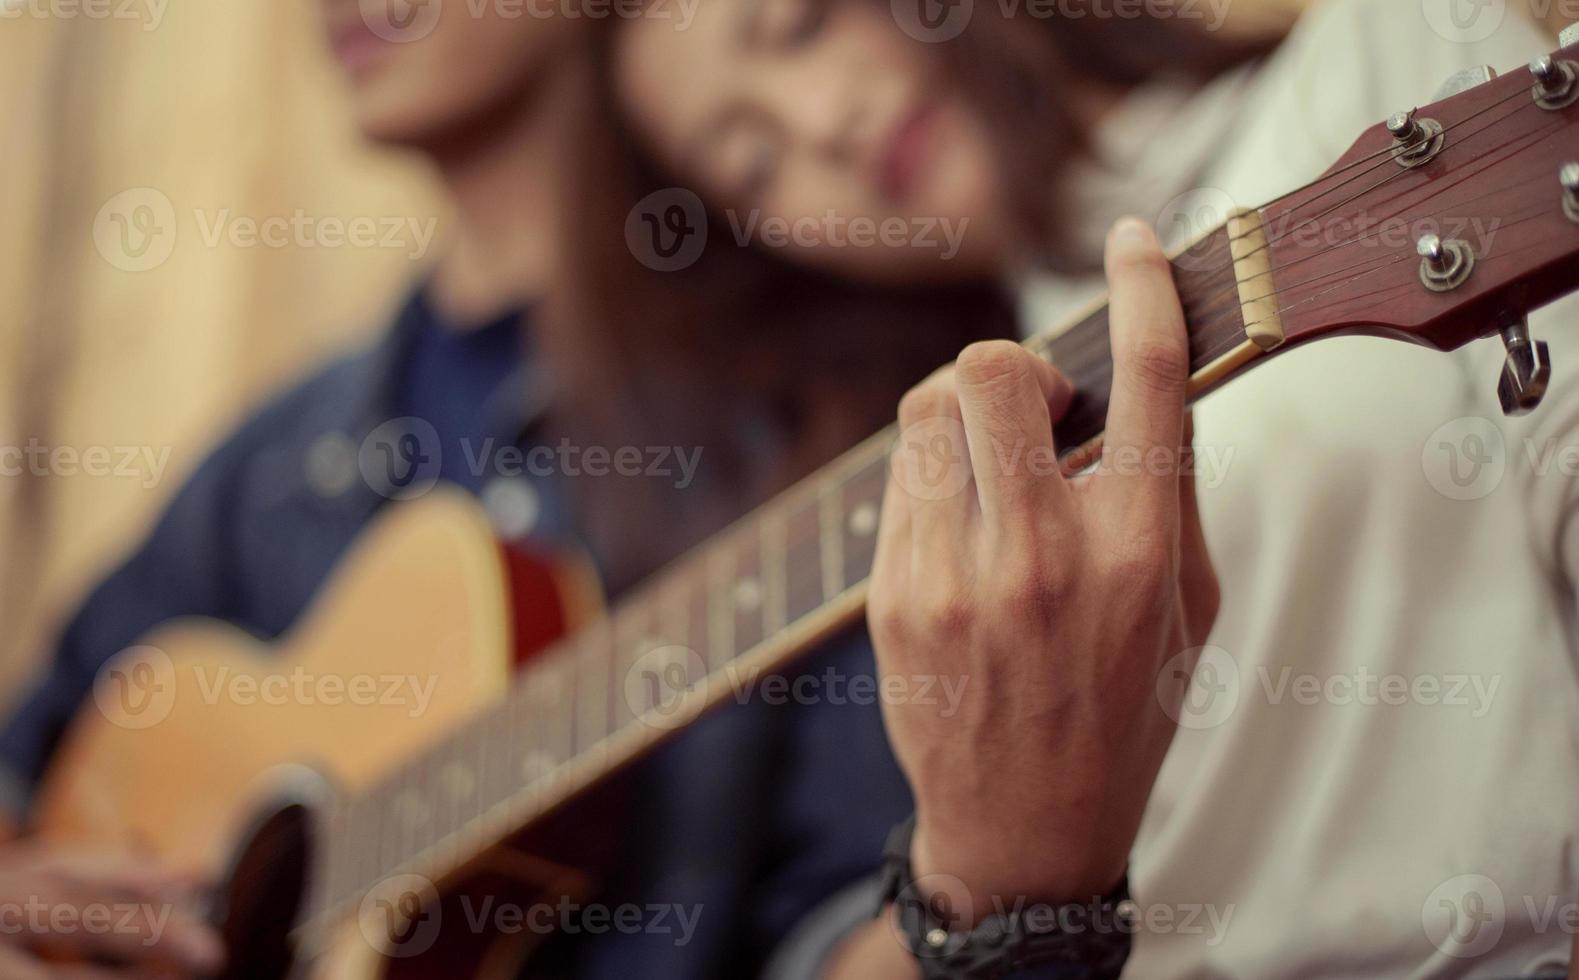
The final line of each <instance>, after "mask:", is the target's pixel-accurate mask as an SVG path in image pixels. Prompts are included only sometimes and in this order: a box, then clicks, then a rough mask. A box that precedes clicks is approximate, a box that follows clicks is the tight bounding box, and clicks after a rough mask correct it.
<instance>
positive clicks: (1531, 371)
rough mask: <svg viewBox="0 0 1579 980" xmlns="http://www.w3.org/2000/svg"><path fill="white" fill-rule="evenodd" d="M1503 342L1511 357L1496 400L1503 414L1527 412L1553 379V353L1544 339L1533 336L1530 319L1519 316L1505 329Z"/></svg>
mask: <svg viewBox="0 0 1579 980" xmlns="http://www.w3.org/2000/svg"><path fill="white" fill-rule="evenodd" d="M1502 345H1503V346H1504V347H1506V348H1507V350H1508V357H1507V360H1505V361H1504V362H1503V364H1502V378H1501V379H1500V380H1499V381H1498V382H1497V400H1498V401H1500V402H1502V414H1504V415H1527V414H1529V413H1530V412H1532V411H1534V409H1535V406H1537V405H1539V404H1540V403H1541V399H1542V398H1544V397H1546V385H1547V384H1548V383H1549V382H1550V381H1551V379H1552V361H1551V353H1550V351H1549V350H1548V348H1547V346H1546V342H1545V341H1542V340H1535V341H1532V340H1531V339H1530V325H1529V321H1528V320H1526V319H1524V318H1523V317H1520V318H1519V319H1518V320H1516V321H1515V322H1513V323H1510V324H1509V325H1508V326H1506V327H1503V328H1502Z"/></svg>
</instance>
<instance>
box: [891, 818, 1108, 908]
mask: <svg viewBox="0 0 1579 980" xmlns="http://www.w3.org/2000/svg"><path fill="white" fill-rule="evenodd" d="M1018 825H1019V826H1020V827H1035V828H1047V829H1048V832H1045V833H1044V832H1042V831H1037V832H1031V833H1027V832H1021V833H1014V832H1006V831H1005V830H1003V829H1002V828H1001V827H988V826H985V825H984V824H983V823H982V822H981V821H966V822H964V823H963V824H956V823H952V822H949V821H946V820H940V819H937V818H936V817H935V816H932V815H929V814H923V813H920V812H918V814H917V818H916V830H915V836H914V837H913V838H912V841H911V849H910V861H911V866H912V868H913V869H914V874H915V876H916V880H917V881H918V882H923V881H924V882H925V883H926V884H927V885H928V886H929V887H931V889H932V890H933V891H934V892H936V893H937V894H939V895H940V896H942V900H944V901H947V902H949V903H950V905H951V907H952V908H955V909H958V910H960V911H961V912H962V913H965V914H968V915H969V917H970V919H971V924H974V923H975V922H978V921H980V920H981V919H982V918H983V917H985V916H988V915H991V914H993V913H994V912H1002V911H1005V910H1006V909H1008V908H1012V907H1014V906H1015V904H1016V903H1025V902H1045V903H1051V904H1067V903H1077V902H1088V901H1090V900H1092V899H1093V898H1096V897H1099V896H1102V895H1105V894H1107V893H1108V892H1109V891H1111V890H1112V888H1113V886H1114V885H1116V884H1117V883H1118V882H1119V881H1120V880H1121V879H1122V878H1123V877H1124V869H1125V867H1126V866H1127V864H1128V860H1129V855H1128V851H1127V848H1126V849H1123V850H1118V851H1115V849H1114V848H1112V847H1111V846H1109V845H1108V843H1107V842H1106V841H1103V840H1101V839H1100V837H1099V836H1097V835H1092V834H1082V833H1073V832H1067V831H1065V832H1059V831H1055V830H1053V829H1052V827H1051V826H1050V823H1048V822H1042V821H1035V820H1026V821H1023V822H1020V823H1019V824H1018Z"/></svg>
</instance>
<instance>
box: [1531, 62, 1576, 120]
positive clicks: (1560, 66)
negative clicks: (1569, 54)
mask: <svg viewBox="0 0 1579 980" xmlns="http://www.w3.org/2000/svg"><path fill="white" fill-rule="evenodd" d="M1530 74H1531V75H1533V76H1535V87H1534V88H1532V89H1531V90H1530V94H1531V95H1532V96H1534V98H1535V104H1536V105H1538V106H1540V107H1541V108H1542V109H1547V110H1553V111H1555V110H1557V109H1566V108H1568V107H1569V106H1571V105H1573V104H1574V103H1575V102H1579V64H1576V63H1575V62H1572V61H1568V60H1566V59H1558V58H1553V57H1552V56H1551V55H1549V54H1543V55H1541V56H1540V57H1539V58H1536V59H1535V60H1534V61H1532V62H1530Z"/></svg>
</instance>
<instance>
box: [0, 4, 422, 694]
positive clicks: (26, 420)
mask: <svg viewBox="0 0 1579 980" xmlns="http://www.w3.org/2000/svg"><path fill="white" fill-rule="evenodd" d="M7 2H10V0H0V7H4V6H5V4H6V3H7ZM28 4H32V6H28ZM109 6H110V9H112V10H115V9H119V8H121V7H123V6H129V8H130V9H131V10H132V12H133V13H134V14H136V15H137V18H136V19H120V18H114V17H112V18H108V19H102V18H100V19H90V18H88V17H87V16H84V15H78V16H76V17H67V16H63V15H61V14H60V13H57V14H55V15H52V16H38V15H36V14H33V13H30V12H29V11H31V10H35V9H39V4H38V3H36V2H35V0H26V2H25V3H21V4H20V8H21V9H22V10H23V13H22V15H21V16H19V17H14V18H7V19H0V85H3V86H4V88H3V90H4V91H5V92H6V93H7V98H6V99H5V100H4V104H3V105H0V147H3V152H0V446H27V445H28V443H29V438H30V437H36V438H37V439H38V440H39V441H40V442H41V443H45V444H48V445H50V446H56V447H68V448H71V449H75V450H79V451H80V450H86V449H88V448H89V447H108V448H109V449H110V450H111V451H112V452H115V453H116V454H117V455H118V451H119V450H120V449H121V447H131V448H133V449H136V450H140V451H142V452H144V453H152V454H153V457H154V458H155V459H157V458H158V457H159V456H160V455H162V454H165V453H166V452H167V453H168V464H167V466H166V467H165V469H164V472H163V475H162V478H161V479H159V480H158V481H157V482H155V481H154V480H153V479H152V475H153V471H154V467H153V466H150V465H146V464H145V465H143V466H141V467H140V472H138V473H136V474H134V475H130V476H127V475H115V474H113V473H111V474H110V475H103V476H87V475H63V474H64V470H65V467H64V466H61V467H57V469H58V470H59V471H60V472H57V473H56V474H55V475H49V476H35V475H26V476H23V477H20V478H18V477H0V556H3V560H0V623H3V624H4V628H0V694H3V696H0V703H3V702H4V701H5V700H6V699H8V698H9V697H10V696H11V695H12V694H13V691H14V688H15V687H16V681H17V680H18V672H19V671H21V670H24V669H25V668H26V667H27V666H28V665H30V664H31V663H32V661H33V660H34V658H35V657H36V656H37V655H38V654H39V653H40V652H41V651H42V650H43V649H44V648H45V645H46V642H47V639H48V637H49V636H50V634H51V632H52V630H53V629H54V627H55V624H56V622H57V621H58V619H59V618H60V616H61V615H63V614H64V613H65V612H67V611H69V608H70V607H71V606H72V605H73V604H74V603H75V602H76V601H77V599H78V597H79V596H80V594H81V592H82V591H83V589H84V588H85V587H86V586H87V585H88V584H89V583H90V582H91V581H92V580H93V579H94V578H95V577H96V576H98V575H99V574H101V573H102V572H103V571H104V570H105V569H106V567H107V566H108V565H109V564H111V563H113V562H114V561H115V560H116V559H117V558H118V557H119V556H120V555H121V554H123V553H124V551H125V550H126V549H127V548H128V547H129V546H130V545H131V544H132V543H133V542H134V541H135V539H136V538H137V537H138V536H139V535H140V534H141V533H143V531H144V529H145V527H146V524H147V521H148V520H149V519H150V518H151V517H152V516H154V515H155V514H156V513H157V512H158V510H159V509H160V508H161V507H162V505H163V504H164V502H165V501H166V499H167V498H168V496H169V495H170V494H171V493H173V492H174V491H175V490H176V489H177V488H178V487H179V485H180V482H181V480H182V478H183V476H184V475H185V474H186V473H187V472H189V471H190V470H191V468H192V467H193V466H194V465H195V464H196V463H197V462H198V461H199V460H200V459H201V458H202V455H203V452H204V451H205V449H206V448H207V446H208V445H209V444H210V442H211V440H213V439H214V438H215V437H216V436H218V435H220V434H222V433H223V432H224V430H225V429H226V428H228V427H229V426H230V425H231V424H233V422H234V421H235V420H236V418H237V417H238V415H240V414H241V413H243V412H244V411H246V409H247V407H248V406H250V405H253V404H255V403H256V402H257V401H258V400H259V399H260V398H262V397H263V396H264V395H265V394H266V393H267V392H269V391H270V390H272V389H274V388H276V386H278V385H280V384H281V383H283V382H284V381H286V380H287V379H289V378H291V377H292V376H294V375H296V374H297V373H298V372H300V371H301V370H303V369H304V367H305V366H307V365H308V364H310V363H312V362H316V361H318V360H320V359H322V358H323V357H325V356H326V355H328V354H329V353H330V352H332V351H336V350H339V349H342V348H344V347H346V346H347V345H349V344H352V343H354V342H355V341H357V340H358V339H359V338H360V337H362V336H365V335H366V334H367V333H368V331H369V330H370V329H372V328H375V327H376V326H377V325H378V323H379V321H380V319H381V318H382V317H383V316H384V315H385V313H386V312H387V311H388V310H389V309H390V308H391V306H392V303H393V302H395V301H396V300H398V296H399V293H400V291H401V289H402V284H404V283H405V282H407V281H409V280H410V279H412V278H413V277H414V276H415V275H416V274H417V273H418V272H419V270H420V267H421V265H422V264H423V263H424V262H425V261H427V257H423V258H421V259H415V260H414V259H413V258H411V256H410V254H409V251H408V250H404V249H402V250H389V249H381V248H356V247H349V246H341V247H314V248H298V247H285V248H272V247H262V246H258V247H238V246H236V245H235V244H231V243H224V244H220V245H217V246H214V245H210V244H209V243H208V241H207V240H206V232H207V231H208V230H209V229H211V228H213V227H216V226H220V225H218V223H219V222H221V221H222V220H224V219H226V218H228V219H236V220H238V221H239V219H242V218H246V217H250V218H254V219H258V220H262V219H264V218H268V217H270V216H280V217H285V218H290V217H291V216H293V215H294V214H295V213H296V211H297V209H302V210H303V211H304V212H305V213H306V214H308V215H312V216H314V217H316V218H327V219H332V218H341V219H350V218H354V217H359V216H370V217H374V218H385V217H391V216H394V217H406V216H411V217H415V218H417V219H419V220H423V221H436V220H439V219H441V218H442V217H443V215H444V208H443V205H442V203H441V200H440V198H439V196H438V194H437V192H436V189H435V187H434V186H433V182H432V180H431V178H430V177H429V176H428V175H427V174H426V173H425V172H424V171H423V170H422V169H421V168H420V167H419V166H417V165H415V164H414V163H413V162H412V161H409V160H399V159H394V158H392V157H390V156H388V155H374V154H372V153H369V152H368V151H367V150H365V149H363V148H361V147H360V146H358V144H357V143H356V142H355V141H354V140H353V139H352V137H351V135H350V127H349V125H348V121H347V119H346V118H345V115H344V107H343V105H342V103H341V99H340V97H339V96H340V86H339V83H338V80H337V79H336V78H334V77H333V75H332V73H331V71H330V66H329V65H328V63H327V59H326V57H325V56H324V55H323V53H322V52H321V50H320V47H319V44H318V40H317V35H316V33H315V30H314V28H315V26H316V25H315V22H314V20H313V19H312V14H313V13H314V8H312V7H310V6H309V5H308V4H307V3H305V2H302V0H279V2H267V3H262V2H258V0H169V3H168V4H167V5H166V6H165V8H164V10H163V17H162V19H158V20H155V19H154V18H153V17H152V9H153V8H152V7H151V6H150V4H149V3H148V2H133V3H131V4H129V5H127V4H125V0H114V3H113V4H111V5H109ZM10 9H11V10H12V11H15V10H16V9H18V7H17V6H13V7H11V8H10ZM44 9H54V10H56V11H62V12H63V11H66V10H70V9H73V8H72V7H71V6H70V5H68V4H62V3H60V2H58V0H54V6H53V8H44ZM155 25H157V26H155ZM132 188H152V189H153V191H154V192H156V195H150V194H149V193H148V192H141V194H142V196H141V197H136V198H132V199H121V200H122V203H121V204H120V205H119V210H120V211H121V212H122V213H125V214H128V215H130V216H132V217H135V216H136V215H135V211H136V207H137V206H138V204H140V203H142V202H145V201H147V202H154V203H158V202H159V201H160V197H159V196H157V195H162V197H163V199H165V200H168V202H169V207H170V209H171V211H172V212H173V216H174V221H173V224H172V223H169V222H167V221H166V220H165V216H162V215H161V216H158V217H159V221H158V222H157V224H158V229H159V230H158V232H157V234H155V235H153V236H151V238H152V240H153V242H154V244H153V245H152V247H151V250H149V251H144V252H143V259H144V260H148V259H151V258H153V257H156V256H157V254H158V252H157V250H158V249H159V248H160V247H161V245H162V243H167V242H168V241H169V240H170V239H169V237H167V236H172V235H173V249H172V250H171V251H170V253H169V257H168V259H166V260H165V261H164V262H163V263H162V264H160V265H158V266H157V267H156V268H151V269H148V270H146V271H129V269H131V268H134V267H135V265H136V264H137V262H136V261H127V260H123V259H120V258H119V257H118V256H119V255H120V254H124V253H118V252H117V250H116V248H114V247H112V248H110V249H108V252H109V255H110V257H111V258H115V259H117V262H118V264H112V262H111V261H109V260H107V259H106V257H105V255H104V254H102V253H101V251H100V249H99V248H98V247H97V246H96V244H95V229H96V219H97V218H98V215H99V212H100V210H101V208H103V207H104V206H105V205H106V204H107V203H109V202H111V201H112V199H115V198H116V196H117V195H118V194H120V193H122V192H123V191H127V190H128V189H132ZM225 209H229V210H228V213H227V212H226V211H225ZM113 220H114V219H113V218H110V217H109V216H108V215H106V218H105V219H100V220H98V221H97V225H98V231H99V232H100V234H101V235H104V234H107V235H108V236H109V237H108V241H109V242H110V243H111V244H112V245H113V243H115V242H116V240H117V237H118V232H119V228H118V227H117V226H115V225H113V224H112V223H111V222H112V221H113ZM222 227H227V228H235V227H241V228H243V229H244V227H245V226H244V225H242V224H231V223H228V222H227V224H225V225H223V226H222ZM137 241H139V242H140V241H142V239H141V238H139V239H137ZM144 458H145V459H146V458H147V456H145V457H144ZM115 463H116V464H118V463H119V459H118V458H117V459H116V460H115ZM115 468H119V467H118V465H117V466H112V469H115Z"/></svg>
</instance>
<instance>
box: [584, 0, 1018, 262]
mask: <svg viewBox="0 0 1579 980" xmlns="http://www.w3.org/2000/svg"><path fill="white" fill-rule="evenodd" d="M654 9H655V10H656V9H657V8H654ZM889 10H890V4H888V3H883V2H880V0H875V2H874V0H702V2H699V3H696V5H695V14H694V17H693V18H692V19H691V21H690V22H689V24H686V25H685V26H684V27H683V28H682V27H680V26H678V24H680V23H684V22H683V21H676V20H675V19H672V18H660V17H655V16H653V17H637V18H634V19H631V20H629V21H625V22H622V24H621V25H620V27H619V32H620V33H619V36H618V39H617V42H616V47H615V58H614V72H615V85H616V90H617V93H618V96H619V99H620V101H621V103H622V108H623V109H624V111H625V113H626V114H627V115H628V116H629V118H630V119H631V120H632V125H633V126H634V127H635V129H636V131H637V133H638V134H639V136H640V137H641V138H642V139H643V140H644V142H645V143H646V144H647V147H648V149H649V150H650V151H651V152H652V153H653V154H654V155H655V156H656V158H657V159H658V160H659V161H661V162H662V163H663V164H664V165H665V166H666V167H667V168H668V169H669V170H670V172H671V173H674V174H676V175H678V176H679V177H680V178H681V179H682V180H683V181H685V182H687V183H689V184H693V185H694V186H695V187H696V188H697V189H698V190H700V191H702V196H703V197H704V198H705V199H707V200H709V201H710V202H711V203H712V204H714V205H715V206H717V207H721V209H722V210H723V211H724V212H725V214H724V216H725V218H727V219H728V225H729V227H730V229H731V231H732V232H733V233H734V234H735V235H737V236H750V237H752V238H755V239H756V241H757V242H759V243H760V244H763V245H766V246H770V247H782V248H784V250H785V251H786V253H788V254H789V256H790V257H792V258H795V259H796V260H798V261H804V262H810V263H814V264H817V265H820V266H822V267H825V268H828V269H830V270H832V271H835V272H838V273H841V274H844V275H855V276H859V277H862V278H868V279H877V280H883V281H915V280H918V279H932V280H938V279H949V278H967V277H979V276H981V275H984V274H986V275H991V274H994V273H996V272H998V271H999V270H1000V267H1001V265H1002V263H1003V262H1004V258H1005V253H1006V251H1007V241H1006V239H1007V235H1008V230H1007V229H1008V226H1009V222H1008V221H1006V220H1005V218H1006V215H1007V211H1006V209H1005V207H1004V206H1003V204H1002V202H1001V201H1000V200H999V197H998V194H997V191H996V188H998V187H999V186H1000V185H1001V182H1000V181H999V180H998V174H997V167H996V165H995V162H994V156H993V153H992V150H991V142H990V140H989V138H988V134H987V130H986V126H985V123H984V120H983V119H982V118H981V116H980V115H979V114H978V113H976V112H975V111H973V110H972V108H971V107H970V106H969V105H968V103H967V102H966V101H965V100H964V98H963V97H962V96H961V95H960V94H959V93H958V92H956V91H954V90H952V89H951V88H950V87H949V86H948V85H947V84H946V83H945V82H944V81H943V79H942V77H941V76H942V74H943V72H942V70H941V65H940V63H939V60H938V58H937V56H936V54H935V51H936V48H935V47H934V46H932V45H928V44H924V43H922V42H920V41H916V40H913V39H912V38H911V37H909V36H908V35H907V34H905V33H904V32H903V31H902V30H901V29H900V28H899V26H898V25H897V23H896V22H895V21H894V20H893V18H892V16H891V15H890V13H889Z"/></svg>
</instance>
